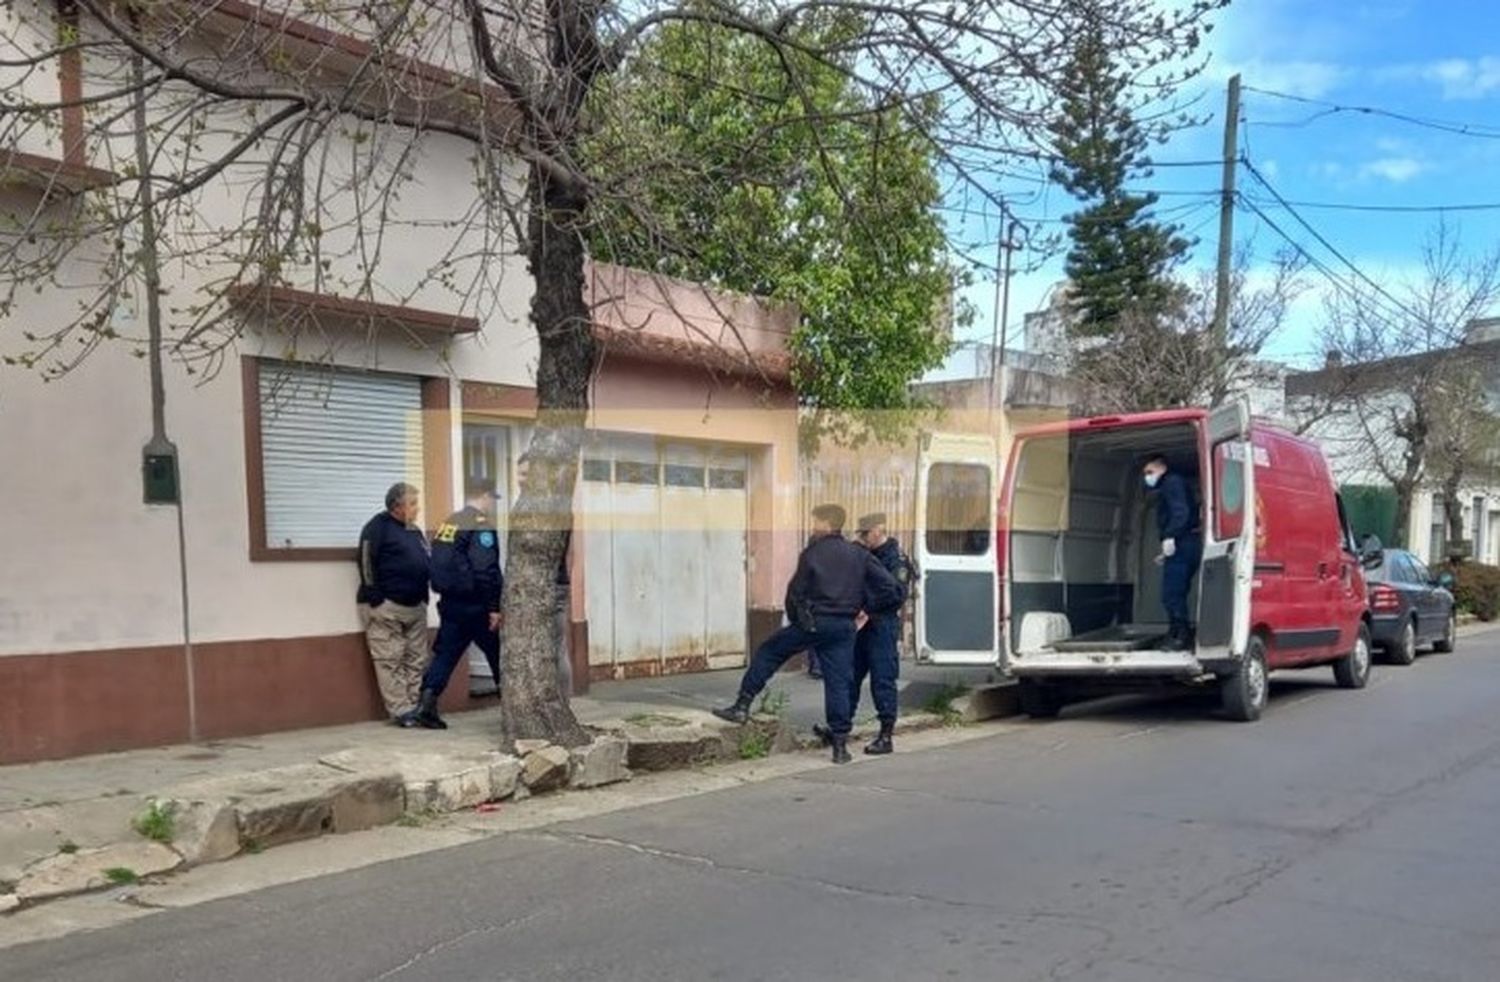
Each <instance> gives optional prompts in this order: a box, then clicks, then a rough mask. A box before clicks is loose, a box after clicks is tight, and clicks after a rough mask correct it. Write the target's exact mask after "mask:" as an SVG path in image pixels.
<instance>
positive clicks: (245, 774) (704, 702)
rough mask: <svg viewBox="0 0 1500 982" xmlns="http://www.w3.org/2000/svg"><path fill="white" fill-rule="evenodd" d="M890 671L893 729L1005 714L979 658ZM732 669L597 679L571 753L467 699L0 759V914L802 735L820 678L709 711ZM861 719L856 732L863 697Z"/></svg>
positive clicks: (867, 711) (781, 682) (732, 755)
mask: <svg viewBox="0 0 1500 982" xmlns="http://www.w3.org/2000/svg"><path fill="white" fill-rule="evenodd" d="M907 675H908V678H907V679H905V680H903V706H904V708H903V717H904V718H903V720H902V723H903V728H906V727H909V726H917V727H920V726H932V725H941V724H943V723H945V722H953V721H954V720H956V719H957V718H960V717H964V718H969V719H977V718H993V717H995V716H998V715H1008V714H1010V713H1012V712H1014V709H1013V707H1011V706H1009V704H1008V702H1007V699H1006V698H1005V697H1006V696H1008V694H1009V690H1008V689H1002V690H993V691H998V692H1002V693H1003V696H1002V697H1000V698H997V697H996V696H995V695H993V694H991V692H992V690H982V691H981V693H979V694H976V695H975V696H973V697H967V696H963V697H961V693H962V692H963V691H964V690H966V689H969V688H973V687H978V686H983V685H984V684H985V682H987V681H988V679H989V677H990V673H989V672H987V671H982V670H981V671H959V672H955V671H951V670H935V669H926V668H908V671H907ZM737 684H738V672H717V673H707V674H702V675H685V676H674V677H668V678H655V679H639V680H631V681H624V682H606V683H600V684H596V685H595V686H594V687H593V688H592V691H591V692H590V694H589V695H588V696H587V697H579V698H576V699H574V700H573V707H574V711H575V712H576V713H577V715H578V717H579V719H580V720H581V721H582V722H583V723H584V724H585V725H587V726H589V727H590V728H592V729H593V730H595V732H596V733H598V734H599V736H598V737H597V738H596V740H595V742H594V744H593V745H591V746H589V747H585V748H578V749H575V750H572V751H568V750H565V749H563V748H560V747H550V746H536V747H524V748H518V754H517V755H516V756H510V755H506V754H501V753H500V752H499V751H498V750H497V749H496V747H498V745H499V739H500V726H499V724H500V720H499V713H498V708H497V707H495V706H494V705H493V704H491V705H489V706H486V705H485V703H486V702H487V701H488V700H476V703H475V704H476V705H477V706H479V707H481V708H478V709H476V710H475V711H472V712H465V713H455V714H452V715H450V716H448V717H447V719H448V722H449V727H450V728H449V729H448V730H444V731H429V730H402V729H397V728H396V727H393V726H390V725H388V724H386V723H359V724H354V725H349V726H334V727H325V728H320V729H313V730H300V731H293V732H285V733H273V734H267V735H264V736H257V737H246V738H241V739H235V740H219V741H213V742H208V743H201V744H187V745H179V746H172V747H162V748H157V749H151V750H137V751H128V752H123V753H114V754H101V755H96V756H91V757H80V758H75V759H72V760H62V761H51V762H44V763H36V764H23V765H15V766H9V767H0V913H4V912H6V911H7V910H8V909H13V908H15V907H17V906H21V905H27V904H34V903H39V902H43V901H47V900H50V899H53V898H55V897H61V896H66V895H69V894H75V893H83V892H89V891H92V890H98V889H105V888H107V887H109V886H111V885H117V884H118V883H120V882H121V881H122V880H123V881H125V882H129V881H130V879H131V878H134V877H150V876H155V875H158V874H163V873H167V872H170V871H172V870H175V869H178V868H183V867H187V866H192V865H198V864H202V863H209V862H217V861H220V860H223V859H228V858H230V857H232V856H234V855H236V854H238V853H240V852H242V851H259V850H261V849H264V848H268V847H271V846H276V845H280V844H283V843H287V842H292V841H296V840H299V839H307V838H313V837H316V836H319V835H324V834H330V833H341V832H351V831H359V830H362V829H366V828H371V827H374V826H378V825H387V824H391V823H394V822H398V821H402V820H403V819H408V818H413V817H415V818H418V819H420V818H421V817H422V816H426V815H431V814H435V813H442V812H453V811H460V810H463V809H467V808H473V807H476V806H480V805H484V804H485V803H488V802H493V801H499V800H506V799H511V798H517V799H519V798H523V797H528V796H530V795H531V794H540V793H545V792H549V791H557V790H562V789H564V788H569V787H572V788H589V787H598V786H601V785H606V784H610V783H614V782H617V781H621V780H628V779H629V777H630V774H631V772H632V770H637V771H641V770H644V771H656V770H668V769H673V768H680V767H690V766H698V765H702V764H707V763H713V762H715V761H720V760H731V759H739V758H741V757H744V756H761V755H764V754H767V753H772V752H781V751H788V750H795V749H798V748H799V747H802V746H805V745H807V743H808V738H809V733H808V731H809V730H810V727H811V725H812V724H813V723H814V722H818V721H820V720H821V719H822V715H823V714H822V705H823V695H822V684H821V683H820V682H817V681H815V680H813V679H809V678H807V677H806V676H805V675H802V674H793V673H783V674H781V675H779V676H778V677H777V678H776V679H775V680H774V681H773V683H772V685H771V686H770V688H769V689H768V694H769V698H768V700H766V701H765V702H764V703H763V705H765V706H766V708H768V709H769V710H771V711H770V712H769V713H766V714H762V715H760V716H758V717H757V719H756V720H754V721H752V723H750V724H749V725H747V726H745V727H738V726H733V725H731V724H728V723H724V722H723V721H721V720H718V719H717V718H715V717H713V716H712V715H711V714H710V713H709V712H708V709H710V708H712V707H713V706H716V705H722V704H724V703H726V702H728V701H730V700H731V699H732V698H733V695H734V692H735V690H736V688H737ZM955 697H960V698H955ZM950 704H952V708H949V707H950ZM924 710H942V712H941V713H933V712H929V711H924ZM860 717H861V719H862V720H865V721H866V722H865V725H864V727H863V729H868V728H869V722H868V720H870V718H871V717H872V707H871V706H870V705H869V703H868V700H866V702H865V704H864V705H863V706H862V708H861V713H860Z"/></svg>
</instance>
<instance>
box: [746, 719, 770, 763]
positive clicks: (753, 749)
mask: <svg viewBox="0 0 1500 982" xmlns="http://www.w3.org/2000/svg"><path fill="white" fill-rule="evenodd" d="M769 756H771V734H769V733H766V732H765V731H763V730H758V729H755V728H754V727H746V728H745V731H744V732H743V733H741V734H740V760H760V759H762V758H764V757H769Z"/></svg>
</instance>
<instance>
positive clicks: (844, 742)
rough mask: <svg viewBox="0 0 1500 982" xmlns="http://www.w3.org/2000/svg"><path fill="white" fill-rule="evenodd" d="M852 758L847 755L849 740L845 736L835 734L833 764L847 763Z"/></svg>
mask: <svg viewBox="0 0 1500 982" xmlns="http://www.w3.org/2000/svg"><path fill="white" fill-rule="evenodd" d="M853 759H854V758H853V757H851V756H849V740H848V738H847V737H841V736H836V737H834V738H833V762H834V763H835V764H847V763H849V762H850V761H851V760H853Z"/></svg>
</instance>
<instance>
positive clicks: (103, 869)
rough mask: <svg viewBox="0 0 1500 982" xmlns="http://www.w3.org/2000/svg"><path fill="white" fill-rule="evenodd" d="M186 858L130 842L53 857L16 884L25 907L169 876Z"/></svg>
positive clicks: (155, 846)
mask: <svg viewBox="0 0 1500 982" xmlns="http://www.w3.org/2000/svg"><path fill="white" fill-rule="evenodd" d="M180 865H182V857H181V856H179V855H177V853H175V852H173V851H172V850H170V849H168V848H167V847H166V846H164V845H161V844H160V843H156V842H130V843H119V844H116V845H110V846H105V847H103V848H102V849H82V850H79V851H78V852H73V853H60V854H58V855H56V856H49V857H48V858H46V859H43V860H41V861H40V862H38V863H35V864H33V865H32V866H31V867H30V868H28V869H27V870H26V871H25V873H23V874H22V876H21V880H20V882H19V883H17V884H16V893H15V895H16V898H17V900H19V901H20V902H22V903H30V902H33V901H37V900H46V899H48V898H51V897H63V896H67V895H68V894H73V893H84V892H87V891H89V890H101V889H103V888H105V887H109V886H114V885H117V884H121V883H127V882H131V881H133V880H134V879H137V878H142V877H147V876H154V875H156V874H157V873H165V872H167V871H169V870H173V869H176V868H177V867H178V866H180Z"/></svg>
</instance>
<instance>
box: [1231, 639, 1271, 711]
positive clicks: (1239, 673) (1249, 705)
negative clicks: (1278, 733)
mask: <svg viewBox="0 0 1500 982" xmlns="http://www.w3.org/2000/svg"><path fill="white" fill-rule="evenodd" d="M1270 693H1271V683H1270V679H1269V678H1268V676H1267V673H1266V643H1265V641H1263V640H1261V638H1260V637H1259V636H1258V635H1257V636H1252V637H1251V638H1250V644H1249V645H1248V646H1247V647H1246V648H1245V657H1244V658H1242V659H1240V664H1239V666H1238V667H1237V668H1236V669H1235V670H1234V674H1233V675H1228V676H1225V678H1224V680H1223V681H1222V682H1220V683H1219V697H1220V698H1221V699H1222V700H1223V702H1224V714H1225V715H1226V716H1228V717H1229V718H1230V719H1232V720H1234V721H1236V722H1239V723H1253V722H1255V721H1256V720H1258V719H1260V714H1261V713H1262V712H1263V711H1264V710H1265V708H1266V701H1267V699H1268V698H1269V697H1270Z"/></svg>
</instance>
